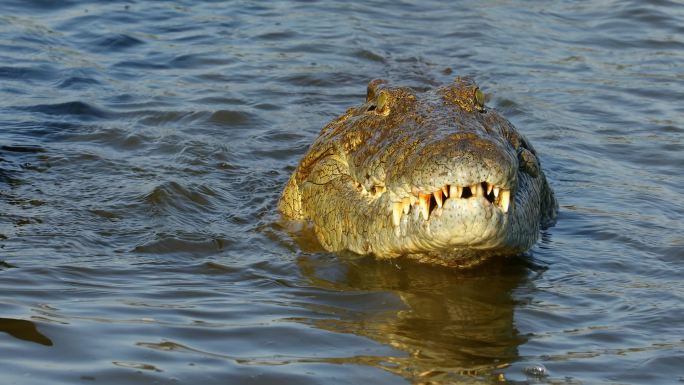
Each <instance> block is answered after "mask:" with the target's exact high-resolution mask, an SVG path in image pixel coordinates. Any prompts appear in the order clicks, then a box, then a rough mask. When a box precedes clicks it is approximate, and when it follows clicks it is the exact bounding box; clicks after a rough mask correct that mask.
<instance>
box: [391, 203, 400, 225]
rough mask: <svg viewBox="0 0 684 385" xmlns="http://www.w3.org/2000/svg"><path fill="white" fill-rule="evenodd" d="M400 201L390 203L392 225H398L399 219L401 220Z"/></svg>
mask: <svg viewBox="0 0 684 385" xmlns="http://www.w3.org/2000/svg"><path fill="white" fill-rule="evenodd" d="M401 211H402V203H401V202H394V203H393V204H392V224H393V225H394V227H397V226H399V220H401Z"/></svg>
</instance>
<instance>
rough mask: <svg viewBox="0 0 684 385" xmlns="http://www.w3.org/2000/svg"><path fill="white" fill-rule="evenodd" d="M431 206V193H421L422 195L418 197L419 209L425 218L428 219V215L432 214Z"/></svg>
mask: <svg viewBox="0 0 684 385" xmlns="http://www.w3.org/2000/svg"><path fill="white" fill-rule="evenodd" d="M429 208H430V194H420V197H419V198H418V209H419V210H420V214H421V215H422V216H423V218H424V219H425V220H427V219H428V216H429V215H430V211H429Z"/></svg>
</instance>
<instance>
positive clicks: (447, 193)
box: [442, 185, 449, 198]
mask: <svg viewBox="0 0 684 385" xmlns="http://www.w3.org/2000/svg"><path fill="white" fill-rule="evenodd" d="M442 194H444V196H445V197H447V198H448V197H449V188H448V187H447V185H444V186H442Z"/></svg>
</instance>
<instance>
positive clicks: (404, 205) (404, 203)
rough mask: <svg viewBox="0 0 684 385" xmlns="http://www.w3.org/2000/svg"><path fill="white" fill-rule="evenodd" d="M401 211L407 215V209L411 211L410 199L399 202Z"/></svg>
mask: <svg viewBox="0 0 684 385" xmlns="http://www.w3.org/2000/svg"><path fill="white" fill-rule="evenodd" d="M401 206H402V207H401V210H402V211H403V212H404V214H408V212H409V209H411V199H409V198H404V199H402V200H401Z"/></svg>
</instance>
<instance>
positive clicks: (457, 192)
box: [449, 185, 463, 198]
mask: <svg viewBox="0 0 684 385" xmlns="http://www.w3.org/2000/svg"><path fill="white" fill-rule="evenodd" d="M462 195H463V187H461V186H454V185H451V186H450V187H449V196H450V197H452V198H453V197H456V198H460V197H461V196H462Z"/></svg>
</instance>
